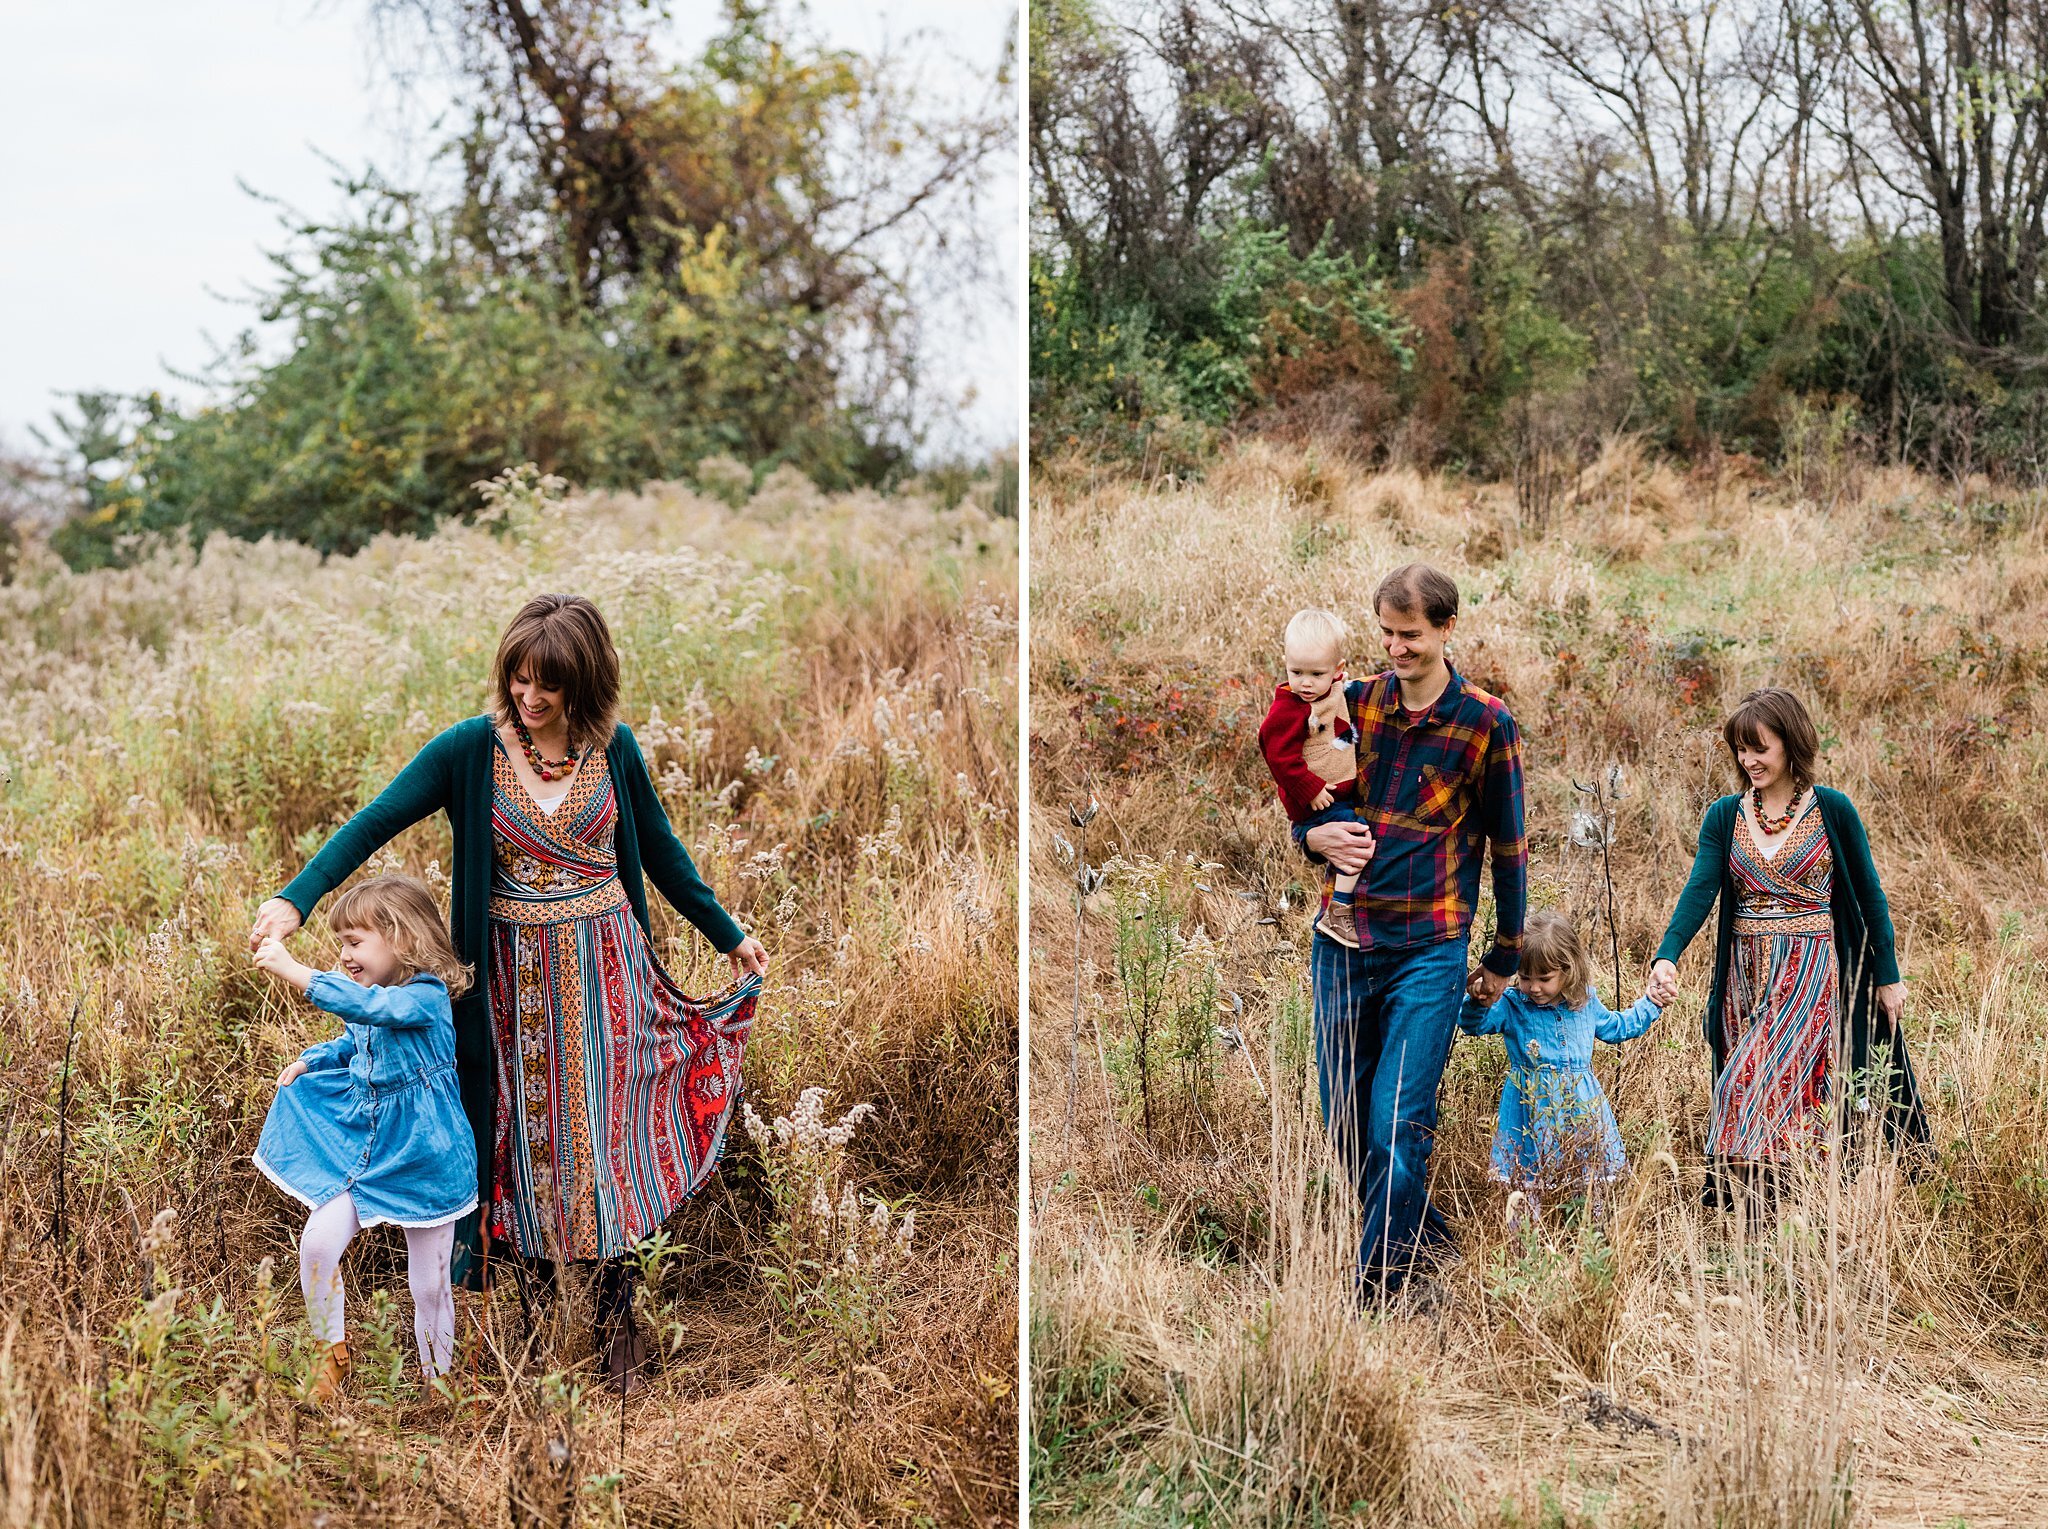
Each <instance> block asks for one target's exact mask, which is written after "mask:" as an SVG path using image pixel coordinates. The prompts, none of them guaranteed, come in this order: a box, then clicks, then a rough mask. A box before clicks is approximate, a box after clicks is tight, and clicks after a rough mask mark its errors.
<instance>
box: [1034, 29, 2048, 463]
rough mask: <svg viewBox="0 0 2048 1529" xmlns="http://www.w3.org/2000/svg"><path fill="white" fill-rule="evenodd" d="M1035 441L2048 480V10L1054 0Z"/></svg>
mask: <svg viewBox="0 0 2048 1529" xmlns="http://www.w3.org/2000/svg"><path fill="white" fill-rule="evenodd" d="M1031 44H1032V53H1031V109H1030V117H1029V129H1028V132H1029V155H1030V162H1031V170H1032V187H1033V204H1032V212H1033V238H1032V274H1031V280H1032V294H1031V303H1032V307H1031V318H1032V329H1033V344H1032V357H1033V376H1032V389H1033V403H1034V418H1035V421H1036V423H1035V436H1036V441H1037V444H1038V445H1039V447H1040V449H1046V448H1048V447H1050V448H1053V449H1082V450H1087V451H1091V452H1109V453H1113V454H1123V455H1128V456H1132V457H1142V458H1146V459H1150V460H1153V461H1157V462H1160V463H1164V464H1167V465H1172V464H1174V463H1177V462H1189V461H1198V460H1199V458H1200V457H1201V455H1202V453H1203V452H1204V451H1205V450H1206V449H1208V446H1209V445H1210V444H1211V443H1213V440H1214V438H1215V433H1216V431H1217V430H1218V429H1219V428H1223V427H1227V426H1230V425H1234V424H1243V423H1246V422H1252V423H1255V424H1257V425H1258V426H1260V427H1262V428H1268V429H1277V430H1283V431H1284V430H1290V429H1291V430H1300V431H1305V432H1319V433H1335V434H1337V435H1339V436H1343V437H1346V438H1349V439H1351V440H1354V441H1356V442H1359V443H1361V444H1362V445H1364V446H1365V447H1367V448H1368V449H1370V450H1372V451H1375V452H1380V453H1388V454H1396V455H1401V456H1403V457H1406V458H1408V459H1413V460H1423V461H1431V462H1449V463H1458V464H1463V465H1467V466H1471V467H1473V468H1476V469H1480V470H1489V471H1502V472H1504V471H1507V470H1509V469H1510V468H1511V467H1516V466H1517V465H1518V464H1525V463H1526V460H1527V459H1528V458H1529V457H1530V456H1531V454H1532V453H1534V454H1543V453H1551V452H1556V451H1560V450H1562V451H1567V452H1568V450H1569V448H1570V447H1571V445H1572V444H1573V443H1575V442H1583V441H1585V440H1588V439H1592V438H1595V437H1597V435H1598V434H1600V433H1602V432H1609V431H1615V430H1638V431H1644V432H1646V433H1648V434H1650V435H1651V436H1653V437H1654V438H1655V439H1656V440H1658V441H1659V442H1660V443H1661V444H1662V445H1664V446H1665V447H1667V448H1668V449H1671V450H1673V451H1677V452H1683V453H1687V454H1701V453H1716V452H1728V451H1744V452H1752V453H1757V454H1760V455H1765V456H1770V455H1779V454H1783V453H1784V452H1786V451H1787V450H1790V449H1794V448H1795V447H1800V448H1803V446H1804V445H1805V444H1807V443H1810V442H1812V441H1813V440H1815V439H1825V440H1827V441H1829V442H1832V443H1834V444H1835V445H1837V446H1839V447H1840V448H1841V449H1844V450H1847V449H1855V448H1861V449H1865V450H1868V451H1870V452H1872V453H1875V454H1880V455H1883V456H1885V457H1887V458H1889V459H1892V460H1900V461H1912V462H1915V463H1918V464H1921V465H1925V466H1928V467H1932V468H1936V469H1939V470H1942V471H1946V472H1951V473H1957V474H1960V475H1962V476H1964V477H1967V476H1968V475H1969V474H1971V473H1974V472H1977V471H1988V472H1990V473H1992V474H1994V475H1996V476H2001V477H2004V478H2007V479H2012V480H2017V481H2023V482H2026V483H2028V484H2031V485H2036V486H2038V485H2040V484H2042V483H2043V482H2044V480H2048V386H2044V369H2048V324H2044V316H2043V312H2042V307H2041V298H2042V277H2043V272H2042V255H2043V251H2044V248H2048V232H2044V221H2043V212H2044V206H2048V0H1915V3H1913V4H1910V5H1895V4H1890V3H1886V0H1540V3H1538V0H1448V3H1446V0H1177V3H1172V4H1166V5H1159V4H1146V5H1138V4H1134V3H1112V0H1040V3H1039V4H1038V5H1037V6H1036V8H1035V9H1034V11H1033V14H1032V32H1031Z"/></svg>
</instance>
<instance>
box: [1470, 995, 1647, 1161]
mask: <svg viewBox="0 0 2048 1529" xmlns="http://www.w3.org/2000/svg"><path fill="white" fill-rule="evenodd" d="M1663 1012H1664V1011H1663V1010H1662V1009H1661V1008H1659V1007H1658V1006H1657V1005H1656V1004H1654V1003H1652V1002H1650V1000H1649V999H1648V998H1639V999H1637V1000H1636V1002H1635V1003H1634V1004H1632V1005H1631V1006H1630V1007H1628V1008H1627V1009H1624V1010H1623V1011H1622V1012H1621V1013H1619V1014H1617V1013H1615V1012H1614V1011H1613V1010H1612V1009H1610V1008H1608V1007H1607V1006H1606V1005H1605V1004H1603V1003H1602V1002H1601V1001H1600V999H1599V997H1598V996H1597V995H1596V994H1593V993H1590V992H1589V993H1588V994H1587V995H1586V1001H1585V1003H1583V1004H1581V1005H1580V1006H1579V1007H1578V1008H1576V1009H1574V1008H1569V1007H1567V1006H1566V1005H1565V1004H1564V1003H1562V1002H1559V1003H1554V1004H1550V1005H1548V1006H1544V1005H1539V1004H1534V1003H1531V1002H1530V1001H1529V1000H1528V999H1527V998H1525V997H1523V996H1522V991H1521V989H1519V988H1515V987H1510V988H1509V989H1508V990H1507V991H1506V992H1504V993H1502V994H1501V995H1500V998H1499V1000H1498V1001H1497V1002H1496V1003H1495V1004H1494V1005H1493V1007H1492V1008H1490V1009H1489V1008H1487V1007H1485V1006H1484V1005H1482V1004H1481V1003H1480V1002H1479V1001H1478V1000H1477V999H1475V998H1467V999H1466V1000H1465V1003H1464V1006H1463V1007H1462V1008H1461V1009H1460V1010H1459V1011H1458V1028H1459V1029H1460V1030H1463V1031H1464V1032H1465V1033H1466V1034H1467V1035H1498V1036H1499V1037H1500V1038H1501V1039H1502V1040H1503V1041H1504V1042H1506V1044H1507V1048H1508V1076H1507V1081H1506V1082H1505V1083H1504V1084H1503V1085H1502V1086H1501V1091H1500V1122H1499V1124H1498V1126H1497V1127H1496V1128H1495V1130H1494V1134H1493V1163H1492V1166H1493V1176H1494V1177H1495V1178H1497V1179H1499V1180H1501V1181H1502V1182H1503V1183H1507V1184H1542V1185H1547V1186H1550V1187H1564V1186H1566V1185H1569V1184H1572V1183H1575V1182H1576V1183H1584V1182H1586V1181H1589V1180H1590V1181H1593V1182H1604V1181H1605V1180H1608V1179H1612V1178H1616V1177H1618V1176H1619V1175H1620V1173H1621V1171H1622V1170H1623V1169H1624V1168H1626V1167H1627V1166H1628V1155H1627V1153H1625V1152H1624V1151H1623V1150H1622V1146H1621V1131H1620V1129H1619V1128H1618V1127H1617V1126H1616V1125H1615V1123H1614V1110H1613V1108H1612V1107H1611V1106H1610V1105H1609V1104H1608V1102H1607V1095H1606V1093H1605V1092H1604V1091H1603V1090H1602V1089H1601V1087H1600V1080H1599V1079H1598V1078H1596V1077H1594V1076H1593V1042H1594V1041H1596V1040H1602V1041H1605V1042H1607V1043H1608V1044H1609V1045H1610V1046H1614V1045H1619V1044H1620V1043H1621V1042H1623V1041H1626V1040H1633V1039H1634V1038H1635V1037H1636V1036H1638V1035H1641V1034H1642V1033H1643V1032H1644V1031H1645V1030H1647V1029H1649V1028H1650V1025H1651V1024H1652V1022H1654V1021H1655V1020H1656V1018H1657V1016H1658V1015H1659V1014H1662V1013H1663Z"/></svg>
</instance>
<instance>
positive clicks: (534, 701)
mask: <svg viewBox="0 0 2048 1529" xmlns="http://www.w3.org/2000/svg"><path fill="white" fill-rule="evenodd" d="M511 689H512V704H513V705H514V706H516V707H517V708H518V709H519V720H520V721H521V722H524V723H525V724H526V730H527V731H528V732H529V733H540V732H546V731H547V730H548V729H549V728H551V727H553V726H554V725H555V724H556V723H557V722H560V721H562V720H563V719H564V718H565V717H566V716H567V715H568V712H567V709H566V707H565V706H564V704H563V697H564V695H565V694H566V692H564V691H561V690H551V689H549V688H548V687H547V686H546V685H543V684H541V683H540V682H539V681H538V680H536V679H534V677H533V670H532V669H531V668H530V667H529V666H527V665H525V664H522V665H520V666H519V668H518V669H516V670H514V671H513V674H512V686H511Z"/></svg>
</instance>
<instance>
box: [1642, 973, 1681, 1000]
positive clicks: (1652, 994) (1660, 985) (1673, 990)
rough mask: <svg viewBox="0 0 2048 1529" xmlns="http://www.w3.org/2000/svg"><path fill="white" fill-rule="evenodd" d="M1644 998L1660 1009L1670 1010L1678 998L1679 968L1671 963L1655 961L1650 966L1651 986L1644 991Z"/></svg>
mask: <svg viewBox="0 0 2048 1529" xmlns="http://www.w3.org/2000/svg"><path fill="white" fill-rule="evenodd" d="M1643 996H1644V997H1646V998H1648V999H1649V1000H1650V1002H1652V1003H1654V1004H1655V1005H1656V1006H1657V1007H1658V1008H1660V1009H1668V1008H1670V1007H1671V1005H1672V1003H1673V1002H1674V1001H1675V1000H1676V999H1677V997H1678V967H1677V965H1676V963H1674V962H1671V961H1654V962H1652V963H1651V964H1650V982H1649V986H1648V987H1646V988H1644V989H1643Z"/></svg>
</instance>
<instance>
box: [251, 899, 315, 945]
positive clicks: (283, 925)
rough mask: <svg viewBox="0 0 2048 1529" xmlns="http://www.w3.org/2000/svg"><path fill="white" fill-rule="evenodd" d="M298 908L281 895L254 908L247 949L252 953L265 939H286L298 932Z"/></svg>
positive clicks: (300, 922) (301, 920)
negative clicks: (254, 915)
mask: <svg viewBox="0 0 2048 1529" xmlns="http://www.w3.org/2000/svg"><path fill="white" fill-rule="evenodd" d="M304 922H305V920H303V919H302V918H300V916H299V910H298V909H297V908H295V907H293V906H292V905H291V904H290V903H289V902H286V901H285V900H284V899H283V898H282V897H273V898H271V899H270V900H269V901H268V902H266V903H265V904H264V905H263V906H262V907H260V908H258V909H257V910H256V922H255V923H253V924H251V925H250V926H249V949H250V951H251V952H252V953H253V952H254V951H255V950H256V948H257V947H258V946H260V945H261V944H262V943H263V942H264V941H265V940H288V939H290V938H291V937H292V936H293V935H295V934H297V933H298V932H299V925H300V924H302V923H304Z"/></svg>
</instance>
